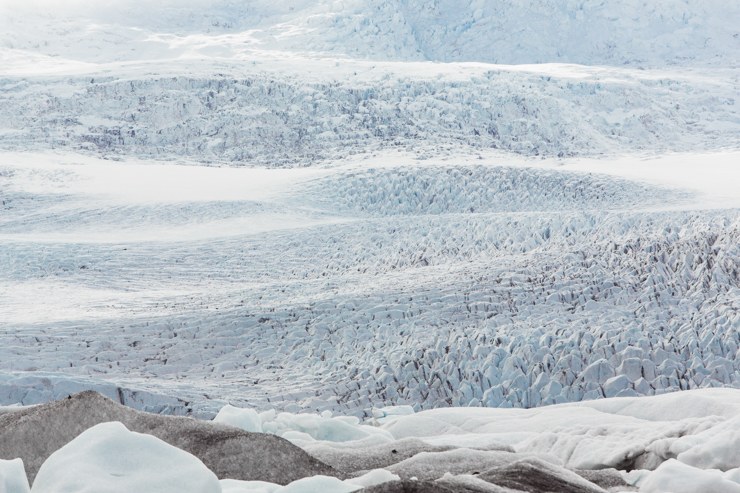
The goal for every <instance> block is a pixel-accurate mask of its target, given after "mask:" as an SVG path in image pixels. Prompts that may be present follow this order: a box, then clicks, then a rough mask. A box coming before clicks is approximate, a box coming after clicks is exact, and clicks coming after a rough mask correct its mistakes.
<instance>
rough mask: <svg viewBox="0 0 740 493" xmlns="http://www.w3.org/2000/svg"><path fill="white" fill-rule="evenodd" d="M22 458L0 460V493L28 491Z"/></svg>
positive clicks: (24, 492) (25, 492)
mask: <svg viewBox="0 0 740 493" xmlns="http://www.w3.org/2000/svg"><path fill="white" fill-rule="evenodd" d="M29 491H30V488H29V487H28V478H27V477H26V470H25V469H24V467H23V460H21V459H13V460H0V493H29Z"/></svg>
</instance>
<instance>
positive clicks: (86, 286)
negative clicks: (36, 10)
mask: <svg viewBox="0 0 740 493" xmlns="http://www.w3.org/2000/svg"><path fill="white" fill-rule="evenodd" d="M482 157H483V159H477V158H476V159H472V158H471V159H467V160H466V159H463V158H461V159H457V160H454V161H452V162H450V161H445V160H439V159H430V160H427V161H423V162H421V163H420V162H418V161H415V160H412V159H409V157H408V156H406V155H404V154H403V153H394V152H385V153H379V154H377V155H376V156H375V157H372V156H367V158H366V157H365V156H356V157H355V158H354V159H347V160H342V161H341V162H333V163H331V164H332V165H331V166H326V167H314V168H303V169H300V168H299V169H261V168H215V167H198V166H181V165H177V164H162V163H156V162H134V161H129V162H126V163H116V162H110V161H105V160H101V159H98V158H92V157H84V156H79V155H78V156H70V155H64V154H53V153H45V154H30V153H16V154H14V153H5V154H4V155H3V166H2V169H1V171H0V172H1V173H2V178H0V180H1V181H0V187H1V189H2V200H3V202H4V206H3V207H4V209H3V215H2V224H1V226H0V227H1V228H2V232H3V234H2V238H1V241H2V249H0V255H1V256H2V257H1V258H2V260H1V261H0V269H2V270H1V271H0V275H2V277H3V283H2V287H1V288H0V289H1V290H2V294H1V295H0V308H1V309H2V313H3V331H2V344H0V347H1V348H2V353H3V354H2V357H0V365H2V370H3V373H2V384H0V389H1V392H2V395H1V402H2V403H5V404H10V403H16V402H19V403H24V404H31V403H37V402H45V401H48V400H51V399H52V398H59V397H63V396H65V395H67V394H68V393H70V392H72V391H75V390H79V389H82V388H87V387H90V386H92V388H94V389H97V390H101V391H103V392H104V393H106V394H107V395H109V396H111V397H114V398H115V399H117V400H119V399H120V400H122V401H123V402H126V403H127V404H131V405H133V406H135V407H138V408H143V409H150V410H157V411H161V410H163V409H164V410H165V411H167V409H169V411H167V412H176V413H184V412H195V413H196V415H199V416H208V415H210V416H212V415H213V414H212V413H213V412H214V411H216V410H218V408H220V407H221V406H222V405H223V404H224V403H225V402H226V401H229V402H231V403H233V404H248V405H249V406H252V407H255V408H258V409H262V408H268V407H274V408H276V409H278V410H283V409H285V410H290V411H294V412H295V411H298V410H300V409H306V410H311V411H314V412H316V411H324V410H332V411H339V410H341V411H342V412H345V413H350V414H356V415H357V416H360V417H369V415H370V414H369V410H370V409H371V408H372V407H374V406H382V405H385V404H409V405H412V406H414V407H415V408H416V409H417V410H418V409H427V408H432V407H440V406H459V405H472V406H478V405H483V406H490V407H510V406H515V407H534V406H539V405H544V404H552V403H556V402H566V401H578V400H588V399H595V398H601V397H612V396H615V395H619V396H631V395H652V394H655V393H663V392H671V391H676V390H684V389H692V388H697V387H708V386H735V385H737V383H738V376H739V375H740V374H739V373H737V369H738V367H737V364H738V363H737V360H736V353H737V351H738V349H739V348H740V345H739V341H740V334H739V333H738V327H740V314H738V313H737V309H738V296H739V295H740V290H739V287H738V269H739V266H738V262H740V246H738V237H739V236H740V233H738V221H739V220H740V218H739V217H738V212H737V209H736V208H737V207H738V205H740V204H738V202H740V196H738V195H737V194H736V193H734V191H735V190H737V187H738V186H739V185H740V172H738V170H737V166H736V164H737V162H738V157H739V155H738V153H720V154H711V155H706V154H705V155H671V156H664V157H660V158H642V159H639V158H636V157H630V158H629V162H632V163H634V161H637V162H636V163H634V164H630V163H628V162H626V161H625V160H620V159H617V158H614V159H601V160H590V159H582V160H577V161H576V160H568V161H563V160H557V159H545V160H542V159H529V158H512V157H511V156H507V155H503V154H492V153H489V154H487V155H485V156H482ZM696 167H701V170H702V173H701V175H702V178H701V179H699V178H696V177H694V174H693V173H692V171H691V170H693V169H696ZM584 169H589V170H591V171H593V172H584V171H583V170H584ZM596 171H598V173H597V172H596ZM707 204H715V207H717V206H720V208H716V209H707ZM117 387H123V389H124V390H121V391H119V390H118V389H117ZM136 391H139V392H136ZM150 394H154V395H150ZM157 394H160V395H167V396H172V397H178V398H180V399H181V401H177V400H175V399H171V400H169V401H168V400H167V399H161V398H160V397H159V396H158V395H157ZM166 405H169V406H170V407H166Z"/></svg>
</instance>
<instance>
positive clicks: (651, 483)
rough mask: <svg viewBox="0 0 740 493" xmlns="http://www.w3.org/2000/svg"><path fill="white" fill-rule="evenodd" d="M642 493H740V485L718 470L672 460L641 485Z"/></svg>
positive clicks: (661, 466)
mask: <svg viewBox="0 0 740 493" xmlns="http://www.w3.org/2000/svg"><path fill="white" fill-rule="evenodd" d="M640 492H642V493H740V484H738V483H736V482H734V481H730V480H728V479H725V478H724V477H723V476H722V473H721V472H719V471H717V470H702V469H697V468H695V467H691V466H689V465H686V464H682V463H681V462H679V461H677V460H675V459H670V460H668V461H666V462H664V463H663V464H661V465H660V467H658V469H656V470H655V471H653V472H652V473H651V474H650V475H649V476H648V477H647V479H645V480H644V481H643V482H642V483H641V484H640Z"/></svg>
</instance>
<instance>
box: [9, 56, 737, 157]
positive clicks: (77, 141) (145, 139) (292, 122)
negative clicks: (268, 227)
mask: <svg viewBox="0 0 740 493" xmlns="http://www.w3.org/2000/svg"><path fill="white" fill-rule="evenodd" d="M738 44H740V42H739V43H738ZM312 63H314V64H319V66H320V65H321V64H327V66H326V67H325V69H323V70H317V75H316V77H318V79H317V80H310V79H309V80H308V81H307V80H306V78H305V76H304V74H305V72H303V71H300V73H298V74H293V73H290V72H288V73H285V72H284V70H283V69H280V68H275V69H270V68H268V69H266V71H259V72H253V71H247V72H244V69H243V65H236V66H235V67H234V68H233V69H229V71H228V72H231V73H228V72H227V73H226V74H220V75H219V76H214V75H212V71H213V70H214V68H213V67H211V66H206V67H203V68H202V69H201V70H203V74H202V75H199V76H187V75H182V74H178V73H177V72H176V71H177V70H178V68H177V66H175V67H173V68H172V70H175V72H174V73H173V74H172V76H169V75H168V76H161V77H154V76H151V75H146V76H145V75H142V74H140V73H133V74H132V73H128V72H125V71H124V72H122V73H120V74H118V75H114V76H111V75H102V74H101V75H96V74H93V75H85V76H81V77H75V76H72V77H64V78H52V79H50V78H49V77H48V76H44V77H34V78H32V79H28V78H25V77H24V78H15V79H14V78H12V77H11V78H9V79H4V85H3V91H2V92H1V93H0V122H2V124H0V149H19V150H29V149H35V150H46V149H52V148H57V149H69V150H75V151H77V152H86V153H87V152H92V153H95V154H102V155H105V156H110V157H118V158H120V157H122V156H137V157H143V158H164V157H173V156H177V157H180V158H185V159H191V160H195V161H201V162H225V163H230V164H232V165H251V164H255V163H259V164H261V165H270V166H296V165H309V164H314V163H316V162H324V161H326V160H327V159H337V158H344V157H347V156H349V155H353V154H356V153H373V152H376V151H377V150H378V149H379V148H384V147H385V148H387V147H392V148H395V149H403V150H404V152H408V153H410V155H412V156H414V157H415V158H417V159H428V158H430V157H432V156H435V155H437V156H439V155H448V156H454V155H458V154H460V153H465V154H472V155H477V154H478V153H480V152H481V151H482V150H486V149H490V148H492V147H494V148H498V149H505V150H509V151H513V152H516V153H520V154H525V155H530V156H572V155H599V154H603V153H608V154H614V153H621V152H628V151H633V150H635V149H640V150H643V151H645V150H651V151H665V150H673V151H689V150H690V151H700V150H718V149H722V148H727V147H736V146H737V144H738V141H739V139H740V122H739V121H738V116H737V109H736V108H737V107H736V106H735V98H736V89H735V82H734V80H735V77H736V74H735V73H734V72H733V71H725V72H722V71H720V72H717V74H716V77H714V78H712V79H711V80H707V79H706V78H704V77H703V74H701V75H700V74H698V73H697V74H694V73H693V72H691V71H684V72H676V73H671V72H668V73H665V74H664V73H660V74H658V75H652V74H650V75H644V74H643V73H642V72H641V71H629V70H627V71H622V72H619V73H618V74H616V73H613V70H610V69H584V71H583V72H578V71H576V72H574V73H570V72H569V70H568V69H562V70H556V69H552V70H551V71H550V72H548V71H544V72H543V69H539V68H537V67H533V68H529V69H527V68H524V69H518V68H516V69H515V68H506V67H497V66H490V67H488V68H486V67H485V66H481V67H478V66H476V67H473V68H470V69H463V68H460V69H459V70H454V69H448V68H445V70H443V71H441V72H438V70H437V69H436V68H435V67H425V68H421V69H420V70H419V74H408V75H404V72H403V70H404V67H403V66H395V65H392V64H391V65H389V66H388V67H384V68H378V72H380V73H377V74H376V73H373V72H374V71H370V72H371V73H366V74H363V73H362V72H361V75H353V74H354V73H356V71H352V69H351V68H350V69H349V70H350V72H349V73H348V74H347V73H345V72H344V69H342V71H341V72H339V73H335V70H336V67H334V65H333V64H328V63H327V62H312ZM126 70H129V69H126ZM216 70H218V69H216ZM358 70H361V71H365V70H367V69H366V68H365V67H364V66H362V67H360V68H358ZM147 72H148V71H147ZM437 72H438V73H437ZM319 74H325V75H324V76H323V77H322V76H321V75H319ZM309 77H311V78H313V76H309Z"/></svg>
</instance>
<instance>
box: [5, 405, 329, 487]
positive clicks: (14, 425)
mask: <svg viewBox="0 0 740 493" xmlns="http://www.w3.org/2000/svg"><path fill="white" fill-rule="evenodd" d="M111 421H120V422H121V423H123V424H124V425H125V426H126V428H128V429H129V430H131V431H135V432H137V433H146V434H149V435H153V436H155V437H157V438H159V439H160V440H163V441H164V442H166V443H168V444H170V445H172V446H175V447H177V448H179V449H181V450H184V451H186V452H188V453H190V454H193V455H194V456H196V457H197V458H198V459H200V460H201V461H202V462H203V463H204V464H205V465H206V467H208V469H210V470H211V471H213V472H214V473H215V474H216V476H218V478H220V479H226V478H229V479H241V480H253V481H268V482H270V483H277V484H283V485H284V484H288V483H291V482H293V481H296V480H298V479H301V478H304V477H309V476H315V475H318V474H323V475H326V476H334V475H336V473H335V471H334V469H332V468H331V467H330V466H327V465H326V464H324V463H322V462H320V461H319V460H317V459H315V458H313V457H311V456H310V455H309V454H307V453H306V452H304V451H303V450H301V449H299V448H298V447H296V446H294V445H293V444H291V443H290V442H288V441H287V440H284V439H282V438H280V437H277V436H273V435H268V434H263V433H249V432H246V431H244V430H241V429H238V428H234V427H232V426H227V425H224V424H220V423H212V422H208V421H200V420H196V419H192V418H186V417H181V416H162V415H158V414H150V413H145V412H142V411H136V410H134V409H131V408H128V407H125V406H122V405H121V404H118V403H116V402H113V401H112V400H110V399H108V398H107V397H104V396H102V395H100V394H98V393H97V392H92V391H87V392H81V393H79V394H75V395H72V396H69V397H68V398H66V399H61V400H58V401H54V402H50V403H48V404H43V405H40V406H35V407H32V408H28V409H23V410H21V411H17V412H14V413H9V414H4V415H2V416H0V459H15V458H17V457H20V458H22V459H23V462H24V463H25V465H26V472H27V474H28V478H29V480H30V481H31V482H33V480H34V478H35V477H36V473H37V472H38V470H39V468H40V467H41V464H43V463H44V461H45V460H46V459H47V458H48V457H49V456H50V455H51V454H52V453H54V452H55V451H57V450H59V449H60V448H62V447H63V446H64V445H66V444H67V443H69V442H71V441H72V440H73V439H75V438H76V437H77V436H78V435H80V434H81V433H82V432H84V431H85V430H87V429H89V428H92V427H93V426H95V425H98V424H100V423H106V422H111Z"/></svg>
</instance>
